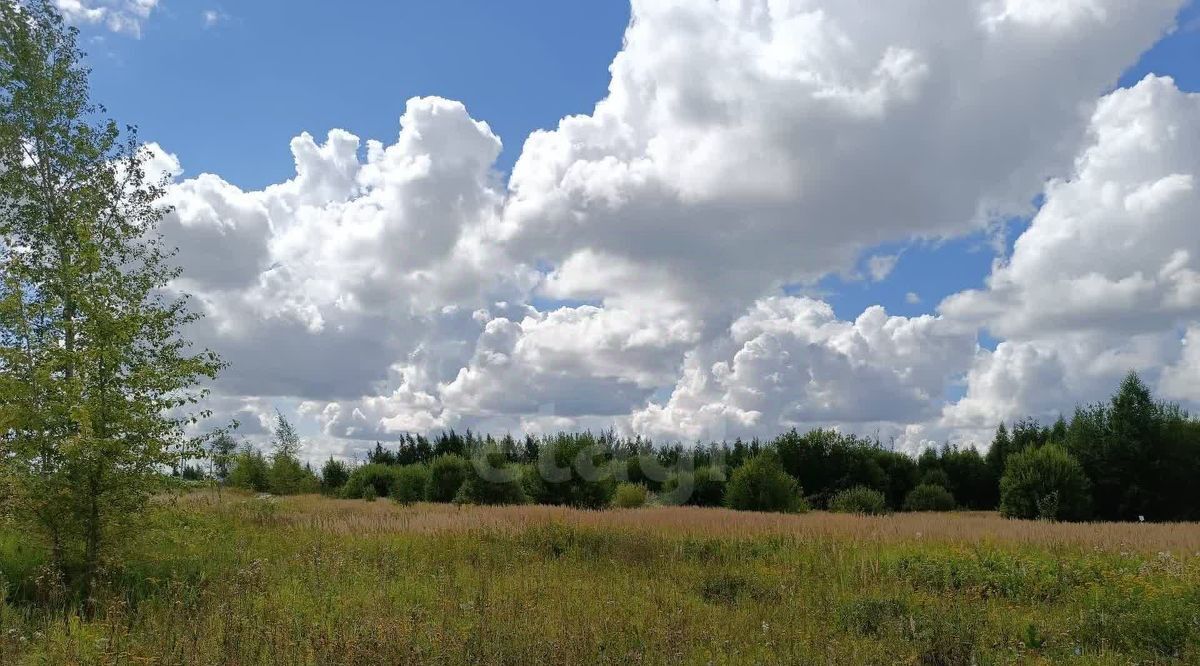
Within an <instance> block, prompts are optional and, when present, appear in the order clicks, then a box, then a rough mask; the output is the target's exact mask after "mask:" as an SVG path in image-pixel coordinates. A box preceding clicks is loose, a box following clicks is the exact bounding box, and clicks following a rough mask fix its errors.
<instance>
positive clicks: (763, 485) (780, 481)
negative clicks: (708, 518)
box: [725, 451, 808, 513]
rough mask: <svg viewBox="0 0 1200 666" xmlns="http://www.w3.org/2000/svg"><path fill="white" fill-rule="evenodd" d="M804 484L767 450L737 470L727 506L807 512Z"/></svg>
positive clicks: (743, 509) (730, 486)
mask: <svg viewBox="0 0 1200 666" xmlns="http://www.w3.org/2000/svg"><path fill="white" fill-rule="evenodd" d="M800 493H801V490H800V484H799V483H797V482H796V479H794V478H792V476H791V475H789V474H788V473H787V472H785V471H783V465H782V464H781V463H780V462H779V456H778V455H776V454H775V452H774V451H764V452H762V453H759V454H758V455H756V456H754V457H752V458H750V459H749V460H747V461H746V462H745V463H744V464H743V465H742V466H741V467H739V468H737V470H735V471H734V472H733V476H732V477H731V478H730V480H729V485H728V486H727V487H726V488H725V505H726V506H728V507H729V508H731V509H739V510H742V511H782V512H789V513H794V512H801V511H807V510H808V505H807V504H805V502H804V498H803V497H802V496H801V494H800Z"/></svg>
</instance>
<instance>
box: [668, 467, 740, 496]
mask: <svg viewBox="0 0 1200 666" xmlns="http://www.w3.org/2000/svg"><path fill="white" fill-rule="evenodd" d="M725 485H726V477H725V470H723V469H721V468H720V467H717V466H716V465H707V466H705V467H697V468H696V469H695V470H693V471H690V472H686V471H684V472H677V473H675V474H672V475H671V477H670V478H668V479H667V482H666V483H664V484H663V493H664V494H665V495H666V496H667V497H668V501H669V502H670V503H671V504H690V505H692V506H721V504H722V503H723V502H724V500H725Z"/></svg>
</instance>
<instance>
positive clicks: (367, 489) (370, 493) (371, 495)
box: [362, 483, 379, 502]
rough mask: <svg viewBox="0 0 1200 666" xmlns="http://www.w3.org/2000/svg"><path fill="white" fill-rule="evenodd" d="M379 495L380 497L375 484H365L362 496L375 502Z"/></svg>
mask: <svg viewBox="0 0 1200 666" xmlns="http://www.w3.org/2000/svg"><path fill="white" fill-rule="evenodd" d="M377 497H379V493H377V492H375V486H373V485H371V484H369V483H368V484H366V485H365V486H363V491H362V498H363V499H364V500H366V501H368V502H374V501H375V498H377Z"/></svg>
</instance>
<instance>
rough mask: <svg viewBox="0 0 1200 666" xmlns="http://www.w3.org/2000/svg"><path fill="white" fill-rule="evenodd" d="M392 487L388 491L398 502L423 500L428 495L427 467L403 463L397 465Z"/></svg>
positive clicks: (405, 502) (410, 502) (408, 502)
mask: <svg viewBox="0 0 1200 666" xmlns="http://www.w3.org/2000/svg"><path fill="white" fill-rule="evenodd" d="M394 476H395V478H394V479H393V480H392V487H391V488H390V489H389V491H388V497H391V498H392V499H393V500H395V501H396V502H399V503H400V504H412V503H413V502H423V501H425V498H426V497H428V496H429V478H430V477H429V468H428V467H426V466H424V465H405V466H403V467H397V468H396V471H395V474H394Z"/></svg>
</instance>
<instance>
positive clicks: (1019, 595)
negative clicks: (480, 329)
mask: <svg viewBox="0 0 1200 666" xmlns="http://www.w3.org/2000/svg"><path fill="white" fill-rule="evenodd" d="M121 549H122V552H121V553H120V556H119V557H116V558H114V561H117V562H120V563H121V565H120V568H119V569H109V570H106V571H104V572H103V577H102V578H103V584H102V586H101V588H100V590H101V591H100V596H99V603H98V604H97V610H96V612H95V614H94V615H93V616H91V617H86V616H83V615H80V613H79V611H78V610H77V606H73V605H70V604H69V603H68V602H67V601H66V599H65V598H62V599H60V597H62V596H63V594H62V590H61V589H60V588H58V587H57V586H56V585H55V579H54V577H53V576H52V575H49V573H48V571H47V569H46V568H45V562H46V554H45V553H44V552H42V551H41V550H39V549H38V548H36V547H33V546H31V545H29V543H27V540H26V539H24V538H23V537H22V535H21V534H18V533H17V532H16V531H15V530H13V529H11V528H0V572H2V573H0V576H2V580H3V581H4V582H3V585H4V586H5V587H6V591H7V595H6V597H7V601H6V602H5V603H4V604H3V605H0V663H4V664H69V663H79V664H297V663H300V664H355V665H362V664H422V663H451V664H471V663H474V664H523V663H549V664H573V663H619V664H628V663H649V664H659V663H696V664H709V663H712V664H733V663H739V664H740V663H768V662H776V663H779V662H782V663H835V664H875V663H878V664H894V663H900V664H909V663H911V664H1008V663H1068V664H1129V663H1198V662H1200V525H1198V524H1182V523H1180V524H1153V525H1152V524H1130V523H1085V524H1063V523H1049V522H1030V521H1016V520H1005V519H1002V518H1000V517H999V516H998V515H996V514H994V513H988V512H951V513H912V514H893V515H889V516H878V517H870V516H856V515H845V514H830V513H825V512H812V513H808V514H801V515H785V514H768V513H754V512H735V511H729V510H726V509H717V508H699V507H646V508H641V509H631V510H615V509H610V510H603V511H586V510H578V509H570V508H565V507H546V506H530V505H525V506H501V507H480V506H456V505H448V504H424V503H419V504H413V505H410V506H401V505H399V504H396V503H394V502H390V501H383V500H380V501H375V502H363V501H354V500H340V499H330V498H326V497H321V496H316V495H303V496H294V497H285V498H266V497H258V496H254V495H251V494H246V493H236V492H228V491H227V492H225V493H224V494H223V495H222V496H220V497H218V496H217V495H216V494H214V493H212V492H210V491H201V492H193V493H189V494H184V495H181V496H177V497H167V498H161V499H160V500H159V501H157V502H156V504H155V506H154V507H153V508H152V510H151V511H150V512H149V514H148V515H147V519H146V521H145V524H144V525H143V527H142V528H141V529H139V530H138V535H137V536H136V537H135V538H133V539H132V540H130V541H129V542H127V543H124V544H122V545H121ZM56 609H57V610H56Z"/></svg>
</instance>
